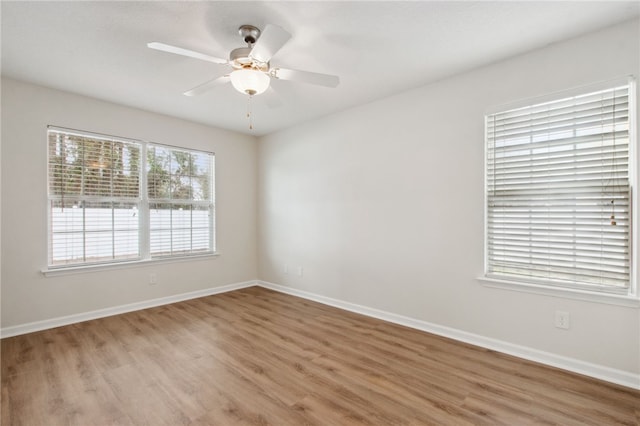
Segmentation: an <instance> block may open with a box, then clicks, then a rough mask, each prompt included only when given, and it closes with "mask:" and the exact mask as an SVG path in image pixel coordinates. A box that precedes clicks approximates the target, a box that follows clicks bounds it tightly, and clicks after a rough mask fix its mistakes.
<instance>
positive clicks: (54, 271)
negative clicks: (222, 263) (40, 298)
mask: <svg viewBox="0 0 640 426" xmlns="http://www.w3.org/2000/svg"><path fill="white" fill-rule="evenodd" d="M218 256H220V252H215V253H208V254H198V255H193V256H179V257H161V258H156V259H144V260H135V261H131V262H117V263H100V264H95V265H83V266H69V267H60V268H45V269H43V270H42V271H40V272H42V275H44V276H45V277H56V276H60V275H71V274H83V273H87V272H98V271H110V270H113V269H128V268H133V267H138V266H149V265H157V264H162V263H175V262H189V261H194V260H207V259H213V258H216V257H218Z"/></svg>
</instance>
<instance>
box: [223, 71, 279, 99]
mask: <svg viewBox="0 0 640 426" xmlns="http://www.w3.org/2000/svg"><path fill="white" fill-rule="evenodd" d="M230 77H231V84H233V87H235V88H236V90H237V91H238V92H240V93H246V94H247V95H251V96H253V95H259V94H260V93H262V92H264V91H265V90H267V89H268V88H269V82H270V81H271V79H270V78H269V76H268V75H266V74H265V73H263V72H262V71H256V70H252V69H242V70H236V71H234V72H232V73H231V76H230Z"/></svg>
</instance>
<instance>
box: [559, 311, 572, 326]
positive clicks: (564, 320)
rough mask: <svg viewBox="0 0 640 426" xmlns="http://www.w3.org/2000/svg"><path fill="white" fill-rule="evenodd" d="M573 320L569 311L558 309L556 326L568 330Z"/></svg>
mask: <svg viewBox="0 0 640 426" xmlns="http://www.w3.org/2000/svg"><path fill="white" fill-rule="evenodd" d="M570 321H571V315H570V314H569V312H564V311H556V327H557V328H562V329H563V330H568V329H569V325H570Z"/></svg>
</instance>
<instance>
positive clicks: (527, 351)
mask: <svg viewBox="0 0 640 426" xmlns="http://www.w3.org/2000/svg"><path fill="white" fill-rule="evenodd" d="M257 285H259V286H261V287H264V288H268V289H270V290H275V291H278V292H281V293H286V294H290V295H292V296H298V297H301V298H304V299H308V300H313V301H315V302H319V303H322V304H325V305H329V306H334V307H336V308H340V309H344V310H346V311H351V312H355V313H358V314H362V315H366V316H368V317H373V318H377V319H381V320H384V321H388V322H391V323H395V324H399V325H403V326H406V327H410V328H414V329H417V330H421V331H425V332H427V333H432V334H437V335H438V336H443V337H448V338H450V339H454V340H458V341H461V342H465V343H469V344H472V345H475V346H480V347H483V348H486V349H490V350H494V351H498V352H502V353H505V354H508V355H513V356H516V357H519V358H523V359H526V360H529V361H534V362H538V363H541V364H545V365H549V366H552V367H557V368H560V369H563V370H567V371H571V372H574V373H578V374H583V375H585V376H590V377H594V378H596V379H600V380H605V381H607V382H611V383H615V384H618V385H622V386H626V387H629V388H633V389H639V390H640V374H634V373H630V372H628V371H623V370H617V369H614V368H610V367H605V366H602V365H598V364H592V363H589V362H585V361H581V360H579V359H575V358H569V357H565V356H562V355H557V354H554V353H551V352H545V351H541V350H538V349H533V348H529V347H526V346H520V345H516V344H513V343H509V342H505V341H502V340H497V339H492V338H490V337H485V336H481V335H479V334H474V333H469V332H466V331H462V330H458V329H455V328H450V327H444V326H441V325H438V324H433V323H430V322H426V321H422V320H417V319H414V318H409V317H405V316H402V315H398V314H393V313H390V312H385V311H381V310H378V309H373V308H369V307H366V306H362V305H357V304H355V303H350V302H344V301H342V300H338V299H332V298H330V297H326V296H321V295H318V294H315V293H310V292H307V291H303V290H298V289H295V288H291V287H287V286H283V285H279V284H273V283H270V282H266V281H258V282H257Z"/></svg>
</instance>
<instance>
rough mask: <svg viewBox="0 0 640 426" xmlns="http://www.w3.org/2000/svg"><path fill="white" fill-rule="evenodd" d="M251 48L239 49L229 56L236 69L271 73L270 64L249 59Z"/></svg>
mask: <svg viewBox="0 0 640 426" xmlns="http://www.w3.org/2000/svg"><path fill="white" fill-rule="evenodd" d="M251 49H252V48H251V47H238V48H237V49H233V50H232V51H231V53H230V54H229V62H230V63H231V66H232V67H234V68H236V69H242V68H253V69H256V70H259V71H265V72H266V71H269V63H261V62H257V61H254V60H253V59H251V57H249V54H250V53H251Z"/></svg>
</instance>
